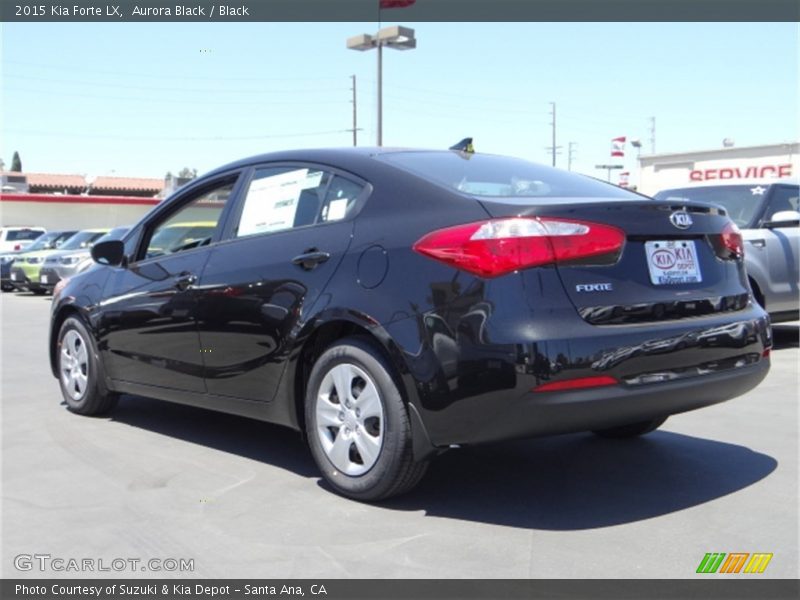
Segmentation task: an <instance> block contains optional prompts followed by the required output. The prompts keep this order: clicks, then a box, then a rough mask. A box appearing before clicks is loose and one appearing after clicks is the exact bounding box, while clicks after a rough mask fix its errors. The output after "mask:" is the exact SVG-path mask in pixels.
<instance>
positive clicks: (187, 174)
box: [178, 167, 197, 179]
mask: <svg viewBox="0 0 800 600" xmlns="http://www.w3.org/2000/svg"><path fill="white" fill-rule="evenodd" d="M178 177H180V178H181V179H184V178H185V179H194V178H195V177H197V169H190V168H189V167H183V168H182V169H181V170H180V171H179V172H178Z"/></svg>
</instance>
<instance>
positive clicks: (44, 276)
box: [39, 225, 130, 292]
mask: <svg viewBox="0 0 800 600" xmlns="http://www.w3.org/2000/svg"><path fill="white" fill-rule="evenodd" d="M129 230H130V226H129V225H125V226H122V227H115V228H114V229H112V230H111V231H109V232H108V233H106V234H105V235H103V236H102V237H100V238H98V239H97V241H96V242H95V243H99V242H104V241H107V240H118V239H121V238H122V236H124V235H125V234H126V233H127V232H128V231H129ZM93 264H94V262H93V261H92V255H91V247H86V248H80V249H78V250H61V251H59V252H54V253H53V254H51V255H49V256H48V257H47V258H45V259H44V263H42V268H41V270H40V271H39V284H40V285H41V287H42V288H44V289H45V290H46V291H48V292H52V291H53V288H55V286H56V284H57V283H58V282H59V281H61V280H62V279H67V278H69V277H72V276H73V275H75V274H77V273H81V272H83V271H85V270H86V269H88V268H89V267H90V266H92V265H93Z"/></svg>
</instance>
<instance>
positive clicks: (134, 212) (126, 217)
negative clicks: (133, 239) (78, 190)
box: [0, 200, 153, 230]
mask: <svg viewBox="0 0 800 600" xmlns="http://www.w3.org/2000/svg"><path fill="white" fill-rule="evenodd" d="M152 208H153V205H152V204H144V203H143V204H141V205H140V204H135V205H134V204H80V203H74V204H73V203H66V202H64V203H62V202H24V201H9V200H3V202H0V223H2V224H3V225H38V226H42V227H45V228H46V229H48V230H50V229H92V228H96V227H109V228H110V227H116V226H118V225H132V224H134V223H136V222H137V221H139V219H141V218H142V217H143V216H144V215H145V213H147V211H149V210H150V209H152Z"/></svg>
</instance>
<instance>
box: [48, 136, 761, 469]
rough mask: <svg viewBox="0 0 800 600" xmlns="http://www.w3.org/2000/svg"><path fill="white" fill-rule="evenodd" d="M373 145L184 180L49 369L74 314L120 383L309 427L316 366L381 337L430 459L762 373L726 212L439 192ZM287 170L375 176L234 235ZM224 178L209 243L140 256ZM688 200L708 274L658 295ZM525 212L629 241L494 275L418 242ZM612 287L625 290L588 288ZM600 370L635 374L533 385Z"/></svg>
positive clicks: (104, 276) (673, 406)
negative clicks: (269, 168) (178, 212)
mask: <svg viewBox="0 0 800 600" xmlns="http://www.w3.org/2000/svg"><path fill="white" fill-rule="evenodd" d="M373 152H375V151H372V150H361V149H359V150H350V151H346V150H318V151H305V152H287V153H280V154H275V155H266V156H261V157H254V158H252V159H248V160H245V161H241V162H239V163H235V164H233V165H229V166H227V167H223V168H222V169H220V170H218V171H215V172H213V173H211V174H209V175H207V176H206V177H204V178H202V179H201V180H199V181H196V182H193V183H192V184H190V185H189V186H187V187H186V188H184V189H182V190H181V191H180V192H179V193H178V194H177V195H176V196H175V197H173V198H171V199H170V200H168V201H166V202H164V203H162V205H160V206H158V207H156V209H154V211H153V212H152V213H151V214H149V215H148V216H147V217H146V218H145V219H144V220H143V222H142V223H140V224H139V225H138V226H136V227H135V228H134V229H133V230H132V231H131V232H130V233H129V234H128V236H127V237H126V238H125V239H124V242H125V249H126V254H127V265H125V266H119V267H108V266H97V267H95V268H93V269H91V270H90V271H89V272H87V273H84V274H82V275H80V276H78V277H75V278H74V279H73V280H71V281H70V282H69V284H68V285H67V286H66V287H65V289H64V290H63V291H62V292H61V294H60V295H59V296H58V297H57V298H56V299H55V301H54V303H53V321H52V330H51V340H50V351H51V362H53V363H54V360H55V359H54V357H55V336H56V335H57V332H58V328H59V326H60V323H61V322H62V321H63V319H64V318H65V317H66V316H67V315H68V314H70V313H75V312H77V313H79V314H81V315H82V316H83V318H84V319H85V321H86V322H87V324H88V325H89V327H90V329H91V331H92V332H93V334H94V335H95V337H96V340H97V344H98V348H99V351H100V357H101V362H102V366H103V369H104V376H105V377H106V381H107V385H108V386H109V387H110V388H111V389H114V390H118V391H123V392H129V393H136V394H141V395H147V396H152V397H155V398H160V399H164V400H170V401H174V402H182V403H187V404H193V405H197V406H203V407H207V408H213V409H216V410H222V411H226V412H231V413H235V414H242V415H246V416H250V417H254V418H259V419H264V420H269V421H273V422H277V423H281V424H284V425H287V426H290V427H294V428H301V427H302V422H301V416H300V415H302V409H301V406H302V402H303V394H304V385H305V381H306V379H307V376H308V373H309V370H310V366H311V364H313V360H314V357H315V356H317V355H318V354H319V353H320V352H321V351H322V349H324V347H325V346H326V345H327V344H329V343H331V342H332V341H335V340H336V339H337V338H339V337H342V336H346V335H354V334H357V335H365V336H369V337H370V338H372V339H373V340H374V341H375V342H376V343H377V344H379V345H380V347H381V348H382V349H383V350H384V352H385V354H386V356H387V357H388V358H389V360H390V361H391V363H392V364H393V366H394V367H395V369H396V371H397V376H398V380H399V383H400V384H401V388H402V393H403V395H404V398H405V400H406V401H407V403H408V404H409V410H410V413H411V415H412V423H413V428H414V429H413V431H414V435H415V448H416V451H417V454H418V456H422V455H424V454H425V453H426V452H429V451H432V450H433V448H434V447H436V448H443V447H447V446H448V445H450V444H468V443H477V442H485V441H493V440H499V439H505V438H510V437H517V436H530V435H542V434H549V433H560V432H566V431H576V430H586V429H591V428H597V427H607V426H613V425H616V424H623V423H628V422H631V421H634V420H642V419H645V418H652V417H654V416H659V415H664V414H671V413H675V412H681V411H684V410H690V409H693V408H698V407H700V406H704V405H708V404H713V403H715V402H720V401H723V400H727V399H729V398H731V397H734V396H736V395H739V394H742V393H744V392H745V391H747V390H748V389H750V388H752V387H753V386H755V385H756V384H757V383H758V382H759V381H760V380H761V379H763V377H764V376H765V375H766V372H767V369H768V366H769V361H768V358H764V357H763V354H764V351H765V350H766V349H768V348H769V347H770V346H771V337H770V335H771V334H770V328H769V321H768V317H767V316H766V314H765V313H764V312H763V310H761V309H760V308H759V307H758V306H757V305H756V304H755V303H754V302H753V301H752V299H751V298H750V295H749V291H748V287H747V282H746V277H745V275H744V271H743V267H742V262H741V260H722V259H721V258H720V257H719V256H717V255H716V254H715V247H714V244H713V236H715V235H716V234H718V233H719V231H720V230H721V228H722V225H723V224H724V223H725V222H726V217H725V215H724V212H723V211H720V210H718V209H714V208H711V207H708V206H705V205H700V204H697V205H692V204H682V205H681V206H680V207H676V206H674V205H673V204H669V203H666V202H658V201H655V200H650V199H645V198H643V197H632V199H631V200H630V201H626V202H603V201H602V200H597V199H570V200H563V201H559V202H550V203H548V204H541V205H535V204H533V202H532V203H531V206H529V207H525V208H523V209H521V208H520V206H519V205H504V204H502V203H497V202H487V201H478V200H477V199H475V198H472V197H468V196H465V195H462V194H460V193H458V192H455V191H453V190H449V189H446V188H444V187H440V186H437V185H433V184H431V183H429V182H427V181H425V180H423V179H420V178H418V177H416V176H413V175H410V174H408V173H406V172H404V171H400V170H399V169H397V168H395V167H393V166H391V165H388V164H386V163H384V162H382V161H380V160H376V159H375V158H374V156H373ZM273 164H278V165H292V164H298V165H299V164H312V165H317V166H320V167H322V168H327V169H331V170H335V171H336V172H338V173H344V174H346V175H347V176H348V177H352V178H354V179H355V180H358V181H361V182H366V183H368V187H367V188H366V192H365V197H364V198H363V201H362V202H361V205H360V208H359V210H358V211H357V213H356V214H355V215H353V216H352V217H348V218H347V219H344V220H342V221H337V222H331V223H326V224H321V225H317V226H311V227H306V228H299V229H294V230H289V231H285V232H279V233H274V234H267V235H258V236H252V237H247V238H240V239H236V238H235V237H233V235H232V231H233V229H234V227H235V226H236V222H237V215H238V212H237V211H238V210H240V207H239V204H238V203H239V202H240V201H241V194H240V190H241V189H242V188H243V186H244V184H245V182H246V181H247V180H248V178H249V177H251V175H252V172H253V169H254V168H255V167H258V166H265V165H273ZM229 174H232V175H233V176H234V177H236V178H238V183H237V186H236V188H235V191H234V194H233V196H232V197H231V198H230V199H229V201H228V206H227V207H226V210H225V213H224V214H223V217H222V221H221V224H220V227H219V229H218V231H217V233H216V234H215V236H214V238H213V239H212V241H211V244H210V245H208V246H203V247H198V248H193V249H190V250H186V251H183V252H180V253H177V254H173V255H170V256H167V257H160V258H154V259H145V260H138V261H137V260H136V256H137V255H136V253H137V247H138V246H137V245H138V244H139V240H140V239H141V238H142V236H143V235H145V234H144V232H145V231H146V230H147V227H148V225H149V223H151V222H153V221H154V220H157V219H159V218H160V217H161V216H162V215H164V214H167V213H168V212H169V211H170V210H171V209H172V208H173V207H174V206H176V205H177V204H179V203H180V202H181V201H182V200H183V199H185V198H188V197H191V195H192V194H193V193H194V192H195V191H196V190H200V189H202V187H203V186H204V185H206V183H207V182H208V181H209V180H215V179H218V178H220V177H224V176H227V175H229ZM687 207H688V209H689V210H690V211H691V212H692V216H693V218H694V219H695V223H696V227H695V228H693V230H692V232H691V236H692V239H694V240H695V242H696V245H697V248H698V253H699V261H700V266H701V271H702V272H703V273H704V274H707V279H704V281H703V282H702V284H687V285H679V286H670V287H668V288H664V287H658V286H653V285H651V284H650V283H649V280H648V279H647V269H646V266H645V262H644V258H643V256H644V255H643V253H644V249H643V245H644V240H646V239H672V238H674V237H676V236H679V235H681V234H680V232H679V231H678V230H677V229H675V228H674V227H672V226H671V225H670V224H669V218H668V217H669V215H670V214H671V212H672V211H674V210H675V209H676V208H687ZM519 214H526V215H542V216H552V217H566V218H580V219H583V220H589V221H597V222H604V223H609V224H613V225H616V226H617V227H620V228H622V229H623V230H625V231H626V232H627V234H628V241H627V242H626V245H625V248H624V251H623V253H622V256H621V257H620V258H619V260H618V261H617V262H616V263H615V264H610V265H607V266H585V265H580V264H574V265H562V266H559V267H553V266H548V267H540V268H535V269H528V270H525V271H522V272H519V273H512V274H510V275H506V276H503V277H498V278H496V279H482V278H480V277H476V276H473V275H471V274H469V273H467V272H464V271H460V270H456V269H453V268H451V267H449V266H447V265H444V264H442V263H439V262H435V261H432V260H430V259H428V258H425V257H423V256H421V255H420V254H418V253H416V252H414V251H413V250H412V249H411V247H412V245H413V244H414V242H416V241H417V240H418V239H419V238H421V237H422V236H423V235H425V234H427V233H429V232H431V231H433V230H436V229H438V228H443V227H447V226H451V225H454V224H459V223H469V222H474V221H479V220H485V219H488V218H490V217H497V216H508V215H519ZM322 255H325V256H322ZM600 282H610V283H612V284H613V291H612V292H609V293H606V294H604V293H590V294H580V293H578V292H576V291H575V290H576V285H578V284H586V283H600ZM54 371H55V365H54ZM598 374H608V375H612V376H614V377H616V378H618V379H619V380H620V381H621V382H622V383H621V384H620V385H617V386H611V387H606V388H597V389H592V390H582V391H574V392H546V393H539V392H533V391H532V390H533V389H534V388H535V387H536V386H538V385H541V384H542V383H546V382H556V381H561V380H567V379H572V378H577V377H587V376H594V375H598Z"/></svg>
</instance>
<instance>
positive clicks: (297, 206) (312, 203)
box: [236, 167, 364, 237]
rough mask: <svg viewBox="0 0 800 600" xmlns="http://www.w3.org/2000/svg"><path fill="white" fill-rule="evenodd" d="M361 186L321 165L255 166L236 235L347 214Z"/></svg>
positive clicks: (335, 219) (302, 224)
mask: <svg viewBox="0 0 800 600" xmlns="http://www.w3.org/2000/svg"><path fill="white" fill-rule="evenodd" d="M363 190H364V186H363V185H361V184H359V183H356V182H353V181H350V180H349V179H346V178H344V177H340V176H338V175H334V174H333V173H330V172H328V171H325V170H322V169H316V168H311V167H303V168H294V167H269V168H264V169H258V170H256V172H255V175H254V176H253V179H252V180H251V181H250V185H249V186H248V189H247V193H246V194H245V199H244V206H243V207H242V215H241V217H240V219H239V225H238V227H237V230H236V236H237V237H245V236H249V235H259V234H263V233H274V232H278V231H285V230H287V229H294V228H297V227H306V226H309V225H315V224H318V223H325V222H329V221H339V220H342V219H344V218H346V217H348V216H349V215H350V214H351V213H352V210H353V209H354V207H355V203H356V200H357V199H358V198H359V197H360V195H361V193H362V192H363Z"/></svg>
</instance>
